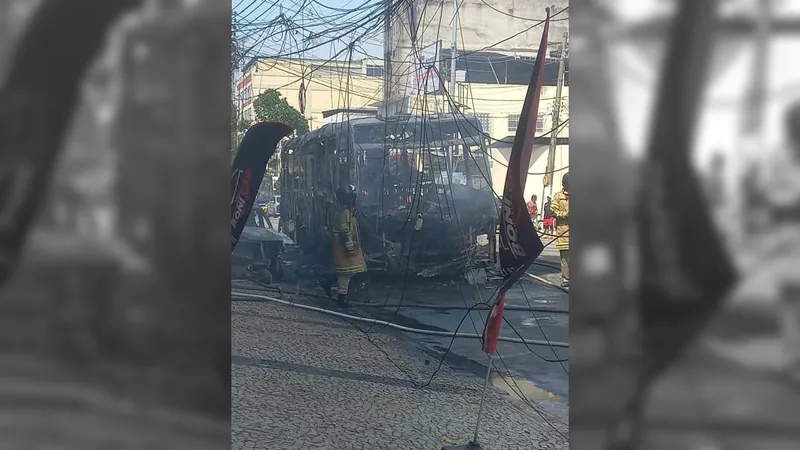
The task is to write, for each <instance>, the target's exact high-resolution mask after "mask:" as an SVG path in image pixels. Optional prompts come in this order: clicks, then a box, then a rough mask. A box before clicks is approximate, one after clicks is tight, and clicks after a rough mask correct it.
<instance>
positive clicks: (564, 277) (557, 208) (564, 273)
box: [550, 172, 569, 287]
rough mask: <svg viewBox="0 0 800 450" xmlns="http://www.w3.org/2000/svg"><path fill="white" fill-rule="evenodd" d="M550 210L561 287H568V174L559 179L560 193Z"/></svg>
mask: <svg viewBox="0 0 800 450" xmlns="http://www.w3.org/2000/svg"><path fill="white" fill-rule="evenodd" d="M550 208H551V209H552V210H553V216H555V218H556V236H557V238H556V249H558V252H559V254H560V256H561V286H563V287H569V172H567V173H565V174H564V177H563V178H562V179H561V191H560V192H559V193H557V194H556V196H555V198H554V199H553V202H552V204H551V205H550Z"/></svg>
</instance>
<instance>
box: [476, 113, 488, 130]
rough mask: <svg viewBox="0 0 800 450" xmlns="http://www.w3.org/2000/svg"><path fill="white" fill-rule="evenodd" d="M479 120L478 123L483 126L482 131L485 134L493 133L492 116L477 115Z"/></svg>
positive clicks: (485, 114)
mask: <svg viewBox="0 0 800 450" xmlns="http://www.w3.org/2000/svg"><path fill="white" fill-rule="evenodd" d="M475 116H476V117H477V118H478V123H479V124H481V130H483V132H484V133H485V134H491V132H492V116H491V115H489V114H487V113H480V114H476V115H475Z"/></svg>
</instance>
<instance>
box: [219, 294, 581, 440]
mask: <svg viewBox="0 0 800 450" xmlns="http://www.w3.org/2000/svg"><path fill="white" fill-rule="evenodd" d="M232 309H233V311H232V323H231V332H232V370H231V378H232V392H231V399H232V400H231V409H232V419H231V448H233V449H275V450H280V449H298V448H303V449H307V448H320V449H342V450H345V449H353V450H357V449H370V450H380V449H386V450H389V449H398V448H409V449H420V450H424V449H430V450H435V449H439V448H441V447H442V445H443V444H446V445H452V444H465V443H466V441H467V440H468V439H469V438H471V437H472V430H473V427H474V425H475V415H476V413H477V405H478V402H479V400H480V396H481V383H482V380H481V379H480V378H479V377H476V376H472V375H470V374H466V373H463V372H461V371H458V370H452V369H451V368H449V367H447V366H445V367H444V368H443V369H442V370H441V371H439V372H437V373H436V376H435V378H434V379H433V381H432V382H431V383H430V384H429V385H427V386H425V387H419V386H418V385H416V382H419V383H424V382H425V381H427V380H428V379H430V377H431V375H432V374H433V373H434V369H435V368H434V367H432V366H431V364H429V361H428V358H427V356H426V355H425V354H424V353H422V352H419V351H417V350H416V349H413V348H409V347H410V346H409V345H408V342H407V339H405V338H404V337H403V336H400V335H397V334H394V333H370V334H369V335H366V334H364V333H363V332H361V331H358V330H357V329H356V328H355V327H354V326H352V325H351V324H349V323H347V322H346V321H343V320H339V319H336V318H332V317H330V316H326V315H322V314H319V313H315V312H309V311H302V310H299V309H294V308H291V307H284V306H278V305H275V304H271V303H243V302H234V304H233V307H232ZM411 380H414V381H411ZM536 409H537V410H539V411H536V410H534V409H533V408H531V407H530V406H526V405H522V404H520V403H519V402H517V401H514V400H513V399H512V398H511V397H509V396H508V395H506V394H504V393H503V392H502V391H500V390H497V389H491V390H490V391H489V392H488V394H487V397H486V405H485V408H484V414H485V416H484V420H483V422H482V429H481V434H480V436H481V443H482V444H483V446H484V448H485V449H487V450H490V449H495V450H501V449H502V450H512V449H520V450H528V449H533V448H536V449H548V450H549V449H552V450H561V449H565V448H567V447H568V445H569V444H568V442H567V440H566V431H567V425H566V420H567V418H566V417H559V418H556V417H549V419H548V420H545V419H543V417H547V415H546V414H543V413H542V412H541V407H540V406H537V408H536ZM554 428H555V429H557V430H558V431H555V430H554Z"/></svg>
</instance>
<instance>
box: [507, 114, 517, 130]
mask: <svg viewBox="0 0 800 450" xmlns="http://www.w3.org/2000/svg"><path fill="white" fill-rule="evenodd" d="M518 126H519V114H510V115H509V116H508V132H509V133H516V132H517V127H518Z"/></svg>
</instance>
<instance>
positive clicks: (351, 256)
mask: <svg viewBox="0 0 800 450" xmlns="http://www.w3.org/2000/svg"><path fill="white" fill-rule="evenodd" d="M356 195H357V194H356V188H355V186H352V185H348V186H342V187H340V188H339V189H337V190H336V201H337V202H338V203H339V211H338V212H337V213H336V216H335V218H334V220H333V239H332V241H333V264H334V268H335V272H336V280H335V282H336V285H337V293H338V300H339V302H340V303H342V304H346V303H347V291H348V288H349V286H350V280H351V279H352V277H353V276H354V275H357V274H360V273H364V272H366V271H367V264H366V261H365V259H364V253H363V252H362V250H361V236H360V233H359V228H358V222H357V220H356V216H355V208H356ZM333 284H334V280H332V279H331V280H330V281H329V282H328V283H326V284H325V285H324V286H323V287H324V288H325V293H326V294H327V295H328V296H329V297H332V296H333V295H332V292H331V291H332V287H333Z"/></svg>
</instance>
